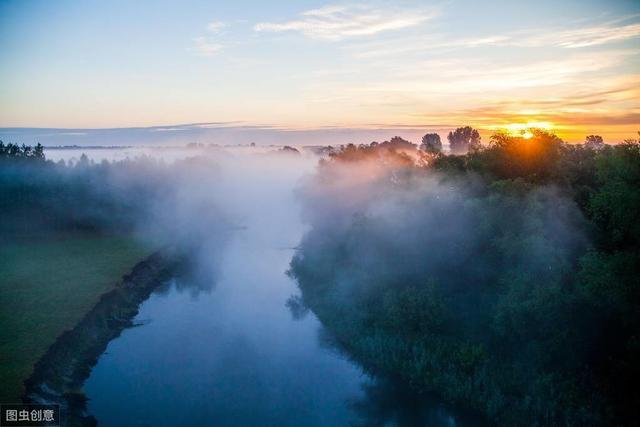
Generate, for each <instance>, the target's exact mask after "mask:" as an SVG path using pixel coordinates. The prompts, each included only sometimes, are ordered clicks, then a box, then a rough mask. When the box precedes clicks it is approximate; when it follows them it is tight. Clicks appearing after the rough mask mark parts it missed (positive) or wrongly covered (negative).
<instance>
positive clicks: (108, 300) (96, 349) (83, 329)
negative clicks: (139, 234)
mask: <svg viewBox="0 0 640 427" xmlns="http://www.w3.org/2000/svg"><path fill="white" fill-rule="evenodd" d="M175 265H176V264H175V258H174V257H172V256H171V255H170V254H168V253H166V252H162V251H161V252H156V253H154V254H153V255H151V256H149V257H148V258H147V259H145V260H144V261H142V262H140V263H139V264H137V265H136V266H135V267H134V268H133V270H132V271H131V273H129V274H127V275H126V276H124V278H123V279H122V281H121V282H120V283H119V284H118V285H117V286H116V287H115V288H114V289H113V290H111V291H109V292H107V293H105V294H104V295H102V297H101V298H100V300H99V301H98V303H97V304H96V305H95V306H94V307H93V308H92V309H91V310H90V311H89V312H88V313H87V314H86V315H85V316H84V317H83V318H82V320H80V322H79V323H78V324H77V325H76V326H75V327H74V328H73V329H71V330H69V331H66V332H65V333H63V334H62V335H60V336H59V337H58V339H57V340H56V341H55V343H54V344H53V345H51V347H49V349H48V350H47V352H46V353H45V354H44V356H43V357H42V358H40V360H39V361H38V362H37V363H36V365H35V367H34V370H33V374H32V375H31V376H30V377H29V378H28V379H27V380H26V381H25V393H24V396H23V401H24V402H31V403H49V404H59V405H60V407H61V414H62V417H63V423H64V425H66V426H77V425H95V424H96V420H95V419H94V418H92V417H90V416H87V415H86V414H85V410H84V404H85V401H86V398H85V396H84V394H83V392H82V384H83V383H84V381H85V380H86V378H87V377H88V376H89V373H90V371H91V368H92V367H93V366H94V365H95V364H96V362H97V360H98V357H99V356H100V355H101V354H102V353H103V352H104V351H105V349H106V347H107V344H108V343H109V342H110V341H111V340H112V339H114V338H116V337H117V336H119V335H120V333H121V332H122V331H123V330H124V329H126V328H129V327H131V326H134V325H133V322H132V320H133V318H134V317H135V316H136V314H137V313H138V307H139V305H140V303H141V302H143V301H144V300H146V299H147V298H148V297H149V295H150V294H151V292H153V290H154V289H155V288H156V287H157V286H158V285H160V284H161V283H163V281H165V280H167V279H169V278H170V277H171V274H172V272H173V271H174V267H175Z"/></svg>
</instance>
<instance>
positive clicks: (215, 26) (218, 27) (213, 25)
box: [207, 21, 227, 33]
mask: <svg viewBox="0 0 640 427" xmlns="http://www.w3.org/2000/svg"><path fill="white" fill-rule="evenodd" d="M226 26H227V24H226V23H225V22H222V21H213V22H210V23H209V25H207V31H209V32H210V33H219V32H220V31H222V29H224V28H225V27H226Z"/></svg>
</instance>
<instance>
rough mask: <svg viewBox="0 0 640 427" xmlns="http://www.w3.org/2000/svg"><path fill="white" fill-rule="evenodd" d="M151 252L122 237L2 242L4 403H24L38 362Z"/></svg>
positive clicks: (0, 368) (0, 397) (0, 382)
mask: <svg viewBox="0 0 640 427" xmlns="http://www.w3.org/2000/svg"><path fill="white" fill-rule="evenodd" d="M150 252H151V251H150V249H148V248H145V247H143V246H142V245H140V244H138V243H136V242H135V241H134V240H133V239H132V238H128V237H122V236H117V237H106V236H99V235H87V234H84V235H63V236H56V237H49V238H41V239H38V240H33V241H29V242H11V243H6V242H2V243H0V402H4V403H9V402H19V401H20V399H19V397H20V395H21V394H22V390H23V388H22V382H23V381H24V379H25V378H27V377H28V376H29V375H30V373H31V370H32V368H33V364H34V363H35V362H36V361H37V360H38V359H39V358H40V357H41V356H42V355H43V354H44V352H45V351H46V350H47V348H48V347H49V346H50V345H51V344H52V343H53V342H54V341H55V339H56V338H57V337H58V336H59V335H60V334H61V333H62V332H63V331H64V330H66V329H70V328H72V327H73V326H74V325H75V324H76V323H77V322H78V320H79V319H80V318H82V316H83V315H84V314H85V313H86V312H87V311H88V310H90V309H91V307H93V305H94V304H95V303H96V302H97V301H98V299H99V297H100V295H102V294H103V293H105V292H107V291H109V290H110V289H111V288H113V286H114V285H115V284H116V283H117V282H118V281H119V280H120V278H121V277H122V276H123V275H124V274H126V273H128V272H129V271H131V269H132V267H133V266H134V265H135V264H137V263H138V262H139V261H140V260H142V259H144V258H145V257H146V256H148V255H149V254H150Z"/></svg>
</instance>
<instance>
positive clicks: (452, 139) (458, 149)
mask: <svg viewBox="0 0 640 427" xmlns="http://www.w3.org/2000/svg"><path fill="white" fill-rule="evenodd" d="M447 139H448V140H449V147H450V148H451V153H453V154H464V153H466V152H467V151H473V150H476V149H478V148H480V133H479V132H478V131H477V130H476V129H474V128H472V127H471V126H465V127H460V128H458V129H456V130H455V131H453V132H449V135H448V136H447Z"/></svg>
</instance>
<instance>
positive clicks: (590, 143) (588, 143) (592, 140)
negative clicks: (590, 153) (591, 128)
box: [584, 135, 604, 150]
mask: <svg viewBox="0 0 640 427" xmlns="http://www.w3.org/2000/svg"><path fill="white" fill-rule="evenodd" d="M584 145H585V147H587V148H591V149H593V150H599V149H601V148H603V147H604V141H603V140H602V137H601V136H600V135H589V136H587V138H586V139H585V141H584Z"/></svg>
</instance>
